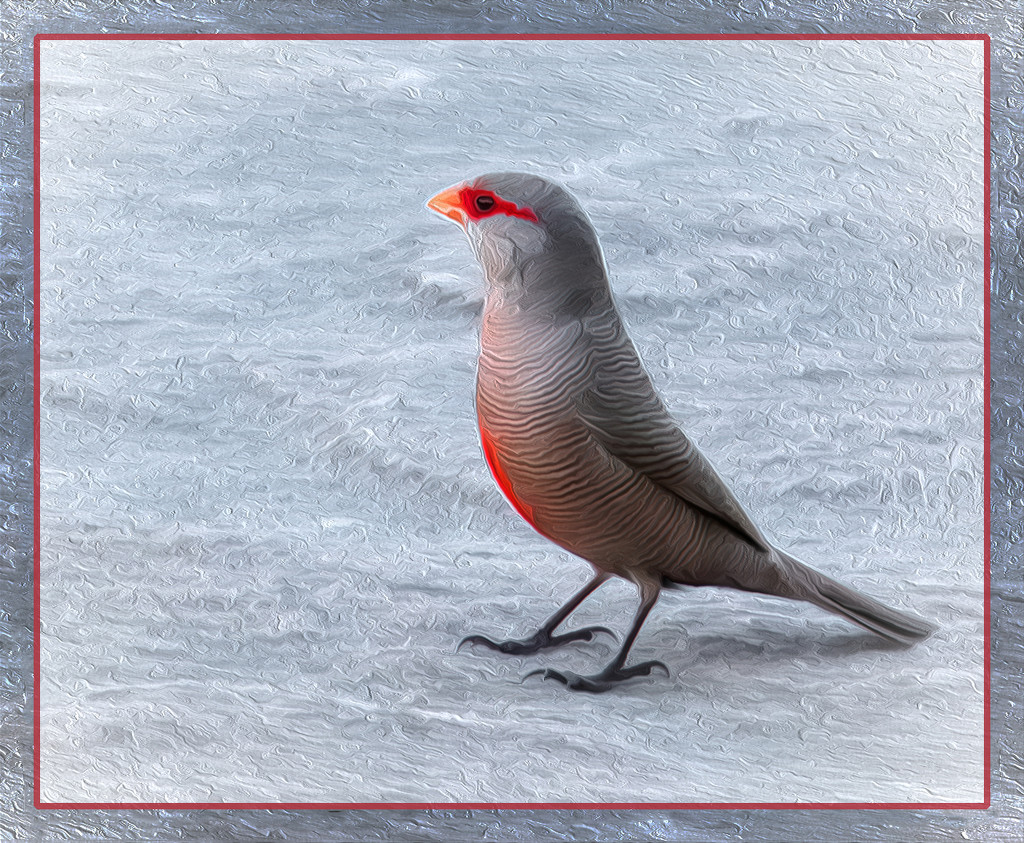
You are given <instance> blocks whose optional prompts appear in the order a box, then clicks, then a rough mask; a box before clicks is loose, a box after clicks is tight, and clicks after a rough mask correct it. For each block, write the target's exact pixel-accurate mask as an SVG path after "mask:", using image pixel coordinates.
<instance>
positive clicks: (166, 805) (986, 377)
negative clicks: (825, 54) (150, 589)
mask: <svg viewBox="0 0 1024 843" xmlns="http://www.w3.org/2000/svg"><path fill="white" fill-rule="evenodd" d="M44 40H46V41H427V40H430V41H982V42H983V43H984V51H985V69H984V123H985V126H984V132H985V137H984V153H983V157H984V168H985V172H984V193H985V195H984V233H983V239H984V245H983V249H984V263H985V266H984V284H985V286H984V305H983V307H984V335H985V338H984V361H983V368H984V371H983V375H982V379H983V381H984V399H983V401H984V426H985V431H984V436H985V446H984V468H983V478H984V479H983V483H984V507H985V536H984V548H985V559H984V563H985V567H984V607H985V620H984V648H983V665H984V673H985V684H984V702H983V708H984V716H985V725H984V756H985V757H984V764H985V770H984V794H985V799H984V801H983V802H954V803H950V802H885V803H879V802H807V803H800V802H795V803H792V802H680V803H677V802H611V803H596V802H153V803H150V802H43V801H41V799H40V758H39V744H40V728H41V726H40V696H41V695H40V687H39V679H40V648H39V642H40V634H41V624H40V597H41V590H40V557H39V548H40V537H41V530H40V511H41V509H40V490H41V480H40V478H41V474H40V465H39V458H40V426H39V408H40V382H39V375H40V335H39V304H40V290H41V261H40V255H39V246H40V231H39V228H40V226H39V223H40V174H41V169H40V160H39V159H40V117H39V103H40V96H39V94H40V92H39V74H40V49H39V47H40V43H41V42H42V41H44ZM991 51H992V44H991V38H990V36H989V35H988V34H966V33H965V34H934V35H928V34H922V33H912V34H893V33H871V34H857V35H842V34H814V35H802V34H789V33H776V34H742V33H733V34H710V35H708V34H664V33H660V34H646V35H630V34H621V35H619V34H601V35H588V34H567V35H558V34H551V33H546V34H537V35H528V34H512V35H494V34H490V35H488V34H464V33H459V34H450V33H448V34H446V33H406V34H391V35H377V34H367V33H352V34H323V35H311V34H284V33H273V34H266V35H261V34H258V33H247V34H201V33H184V34H160V33H139V34H125V33H90V34H66V33H55V34H38V35H36V36H35V38H34V40H33V50H32V56H33V125H34V128H33V160H34V167H33V247H34V251H35V260H34V285H33V287H34V289H33V320H32V344H33V367H32V371H33V399H34V405H33V409H34V411H35V412H34V415H33V444H32V454H33V493H34V506H33V515H34V524H33V528H34V529H33V536H34V549H33V575H34V584H35V589H34V600H35V606H34V628H33V653H34V656H33V746H32V750H33V752H32V755H33V800H32V802H33V805H34V807H36V808H39V809H81V810H88V809H93V810H118V809H121V810H133V809H162V810H168V809H220V810H225V809H253V810H267V809H292V810H294V809H306V810H328V809H329V810H338V809H351V810H357V809H360V810H367V809H371V810H394V809H421V810H436V809H445V808H458V809H463V810H466V809H484V810H496V809H514V810H550V809H614V810H648V811H649V810H666V809H674V810H678V809H696V810H766V809H770V810H777V809H791V810H807V809H825V810H836V809H841V810H865V809H869V810H893V809H899V810H915V811H916V810H985V809H987V808H989V807H990V806H991V801H992V795H991V790H992V789H991V783H992V776H991V768H992V759H991V755H992V752H991V725H990V721H991V713H992V709H991V624H992V622H991V581H990V580H991V575H990V570H989V569H990V565H991V469H990V450H991V433H990V426H991V407H990V391H991V390H990V387H991V383H990V366H989V358H990V353H991V349H990V346H991V343H990V337H989V334H990V310H991V300H990V298H991V296H990V293H991V283H990V276H991V256H990V251H991V160H990V159H991V106H990V103H991V75H992V73H991Z"/></svg>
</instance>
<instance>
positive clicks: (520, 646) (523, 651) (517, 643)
mask: <svg viewBox="0 0 1024 843" xmlns="http://www.w3.org/2000/svg"><path fill="white" fill-rule="evenodd" d="M600 632H604V633H607V634H608V635H610V636H611V637H612V639H613V640H616V639H615V633H614V632H612V631H611V630H610V629H608V628H607V627H604V626H585V627H583V628H582V629H574V630H572V632H566V633H563V634H562V635H551V634H550V633H547V632H543V631H539V632H536V633H534V634H533V635H531V636H530V637H529V638H524V639H522V640H514V639H513V640H510V641H493V640H491V639H490V638H487V637H486V636H484V635H467V636H466V637H465V638H463V639H462V640H461V641H460V642H459V646H458V647H456V648H455V652H459V650H461V649H462V648H463V647H464V646H465V645H466V644H470V645H473V644H483V645H484V646H485V647H488V648H490V649H491V650H497V651H498V652H499V653H505V654H507V655H513V656H525V655H530V654H531V653H536V652H539V651H540V650H545V649H547V648H548V647H560V646H561V645H562V644H570V643H572V642H573V641H592V640H593V639H594V636H596V635H597V634H598V633H600Z"/></svg>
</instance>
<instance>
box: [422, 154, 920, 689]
mask: <svg viewBox="0 0 1024 843" xmlns="http://www.w3.org/2000/svg"><path fill="white" fill-rule="evenodd" d="M427 204H428V207H430V208H431V209H432V210H434V211H437V212H438V213H440V214H443V215H444V216H446V217H448V218H449V219H452V220H454V221H455V222H456V223H458V224H459V225H460V226H462V228H463V230H464V231H465V232H466V234H467V235H468V237H469V242H470V244H471V245H472V247H473V251H474V253H475V255H476V258H477V260H478V261H479V262H480V264H481V265H482V267H483V270H484V275H485V277H486V286H487V297H486V304H485V306H484V314H483V327H482V330H481V338H480V359H479V364H478V370H477V387H476V410H477V419H478V422H479V427H480V438H481V441H482V444H483V452H484V456H485V458H486V460H487V464H488V466H489V467H490V470H491V473H492V474H493V475H494V478H495V480H496V481H497V483H498V486H500V487H501V490H502V492H504V494H505V496H506V497H507V498H508V500H509V502H510V503H511V504H512V506H513V507H514V508H515V509H516V511H517V512H518V513H519V514H520V515H521V516H522V517H523V518H525V519H526V520H527V521H528V522H529V523H530V524H531V525H532V526H533V527H534V529H536V530H537V531H538V532H539V533H541V534H542V535H544V536H546V537H547V538H549V539H550V540H551V541H553V542H555V543H556V544H558V545H560V546H561V547H564V548H565V549H566V550H569V551H571V552H572V553H574V554H576V555H577V556H581V557H583V558H584V559H586V560H587V561H588V562H589V563H590V564H591V566H592V567H593V570H594V576H593V578H592V579H591V580H590V581H589V582H588V583H587V585H585V586H584V587H583V588H582V589H581V590H580V591H579V592H578V593H577V594H575V595H574V596H573V597H572V598H571V599H570V600H569V601H568V602H567V603H566V604H565V605H564V606H563V607H562V608H560V609H559V610H558V611H557V612H555V614H554V615H552V616H551V617H550V618H549V619H548V620H547V622H546V623H545V624H544V625H543V626H542V627H541V628H540V629H539V630H538V631H537V632H536V633H534V634H533V635H532V636H531V637H529V638H526V639H523V640H518V641H515V640H513V641H493V640H491V639H489V638H485V637H484V636H482V635H471V636H469V637H468V638H466V639H464V641H463V642H462V643H463V644H465V643H470V644H482V645H486V646H487V647H490V648H492V649H495V650H499V651H501V652H503V653H516V654H524V653H533V652H536V651H538V650H541V649H544V648H546V647H554V646H557V645H560V644H564V643H567V642H570V641H579V640H590V639H591V638H593V637H594V635H595V634H596V633H598V632H608V630H607V629H605V628H604V627H587V628H584V629H577V630H575V631H572V632H567V633H563V634H558V635H556V634H555V629H556V628H557V627H558V626H559V625H560V624H561V623H562V622H563V621H564V620H565V619H566V618H567V617H568V616H569V615H570V614H571V613H572V612H573V611H574V610H575V609H576V608H577V607H578V606H579V605H580V603H581V602H583V600H584V599H585V598H586V597H587V595H589V594H590V593H591V592H593V591H594V590H595V589H596V588H597V587H598V586H600V585H601V584H602V583H604V582H605V581H606V580H608V578H609V577H612V576H617V577H622V578H623V579H626V580H629V581H630V582H631V583H633V584H634V585H635V586H636V588H637V590H638V592H639V595H640V607H639V609H638V611H637V613H636V616H635V618H634V619H633V625H632V627H631V628H630V630H629V633H628V634H627V635H626V638H625V641H624V642H623V645H622V647H621V649H620V650H619V652H618V654H617V655H616V656H615V658H614V659H612V661H611V662H610V663H609V664H608V665H607V666H606V667H605V668H604V669H603V670H602V671H600V672H599V673H596V674H594V675H591V676H581V675H579V674H575V673H570V672H568V671H556V670H551V669H547V670H542V671H534V672H533V673H531V674H528V675H534V674H537V673H540V674H542V675H543V676H544V677H545V678H550V679H556V680H558V681H560V682H562V683H564V684H565V685H567V686H568V687H569V688H572V689H574V690H583V691H593V692H599V691H605V690H608V689H609V688H611V687H614V686H615V684H616V683H617V682H619V681H621V680H624V679H629V678H631V677H635V676H645V675H648V674H650V673H651V671H652V670H653V669H654V668H661V669H663V670H665V672H666V675H667V674H668V669H667V668H666V667H665V665H664V664H662V663H661V662H658V661H646V662H643V663H641V664H635V665H632V666H630V667H627V666H626V657H627V655H628V653H629V650H630V647H631V646H632V645H633V642H634V640H635V639H636V636H637V633H638V632H639V631H640V627H641V626H642V625H643V622H644V620H645V618H646V617H647V614H648V613H649V612H650V611H651V609H652V608H653V606H654V604H655V602H656V601H657V599H658V595H659V593H660V592H661V590H662V588H666V587H672V586H677V585H688V586H702V585H715V586H724V587H727V588H735V589H741V590H743V591H753V592H759V593H762V594H770V595H774V596H777V597H788V598H791V599H794V600H804V601H807V602H809V603H813V604H815V605H816V606H820V607H821V608H823V609H827V610H828V611H830V612H835V613H836V614H839V615H842V616H843V617H845V618H847V619H848V620H850V621H852V622H854V623H856V624H859V625H860V626H862V627H865V628H866V629H869V630H871V631H872V632H874V633H876V634H878V635H881V636H884V637H885V638H889V639H892V640H895V641H899V642H903V643H910V642H912V641H913V640H915V639H919V638H924V637H926V636H927V635H928V634H929V633H930V632H931V631H932V629H933V627H932V626H931V625H930V624H928V623H925V622H924V621H922V620H920V619H917V618H914V617H910V616H909V615H906V614H904V613H902V612H898V611H896V610H895V609H891V608H889V607H887V606H883V605H882V604H881V603H878V602H877V601H875V600H873V599H871V598H869V597H866V596H864V595H862V594H859V593H858V592H856V591H854V590H852V589H850V588H848V587H847V586H844V585H842V584H840V583H838V582H836V581H835V580H833V579H830V578H829V577H826V576H825V575H823V574H821V573H818V572H817V571H814V570H812V569H811V568H808V567H807V566H806V565H804V564H802V563H801V562H798V561H797V560H796V559H794V558H793V557H792V556H790V555H789V554H787V553H785V552H783V551H781V550H779V549H777V548H775V547H772V545H770V544H769V543H768V541H767V540H766V539H765V537H764V536H763V535H762V533H761V531H760V530H759V529H758V528H757V526H755V524H754V523H753V521H752V520H751V518H750V516H748V515H747V513H746V512H745V511H744V509H743V507H742V506H740V504H739V502H738V501H737V500H736V498H735V497H734V496H733V494H732V492H730V491H729V488H728V487H727V486H726V485H725V483H724V482H723V481H722V479H721V478H720V477H719V476H718V474H717V473H716V472H715V470H714V469H713V468H712V467H711V465H710V463H708V461H707V460H706V459H705V458H704V456H703V455H702V454H701V453H700V452H699V451H698V450H697V448H696V447H695V446H694V445H693V443H692V442H691V441H690V440H689V439H688V438H687V437H686V435H685V434H684V433H683V432H682V431H681V430H680V429H679V427H678V426H677V425H676V423H675V422H674V421H673V420H672V418H671V416H670V415H669V414H668V412H667V410H666V409H665V406H664V405H663V404H662V402H661V400H660V399H659V397H658V395H657V394H656V392H655V391H654V387H653V385H652V384H651V381H650V378H649V377H648V375H647V372H646V371H645V370H644V368H643V365H642V364H641V362H640V358H639V356H638V355H637V353H636V350H635V349H634V347H633V344H632V342H631V341H630V339H629V337H628V336H627V335H626V330H625V328H624V327H623V324H622V320H621V319H620V317H619V314H618V311H617V310H616V308H615V304H614V302H613V300H612V294H611V289H610V288H609V285H608V276H607V273H606V271H605V265H604V258H603V257H602V254H601V247H600V245H599V244H598V240H597V234H596V233H595V231H594V228H593V226H592V225H591V223H590V221H589V219H588V218H587V215H586V214H585V213H584V211H583V209H582V208H581V207H580V205H579V204H578V203H577V202H576V200H575V199H573V197H572V196H570V195H569V193H568V192H567V191H566V190H565V189H564V188H562V187H560V186H559V185H557V184H555V183H553V182H551V181H548V180H547V179H544V178H540V177H538V176H534V175H529V174H525V173H490V174H488V175H484V176H480V177H479V178H477V179H474V180H472V181H468V182H463V183H461V184H458V185H456V186H454V187H451V188H449V189H448V190H445V191H442V192H441V193H439V194H437V196H434V197H433V198H432V199H430V200H429V202H428V203H427ZM460 646H461V645H460Z"/></svg>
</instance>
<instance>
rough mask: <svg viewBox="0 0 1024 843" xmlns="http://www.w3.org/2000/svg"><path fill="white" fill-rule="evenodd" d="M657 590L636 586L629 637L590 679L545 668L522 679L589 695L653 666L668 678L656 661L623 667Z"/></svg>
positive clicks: (656, 598) (658, 588) (642, 674)
mask: <svg viewBox="0 0 1024 843" xmlns="http://www.w3.org/2000/svg"><path fill="white" fill-rule="evenodd" d="M660 591H661V588H660V586H658V585H656V584H653V583H644V584H641V585H640V608H639V609H637V613H636V617H634V618H633V626H632V627H631V628H630V630H629V635H627V636H626V640H625V642H623V644H622V649H621V650H619V652H618V655H616V656H615V658H614V659H612V660H611V662H610V663H609V664H608V666H607V667H605V669H604V670H602V671H601V672H600V673H595V674H594V675H592V676H580V674H578V673H570V672H569V671H564V672H563V671H559V670H552V669H551V668H545V669H543V670H535V671H533V672H532V673H528V674H526V676H525V677H524V678H525V679H529V678H530V677H531V676H537V675H540V676H543V677H544V678H545V679H554V680H556V681H558V682H561V683H562V684H563V685H565V686H566V687H568V688H569V689H570V690H573V691H590V692H591V693H594V694H599V693H601V692H602V691H608V690H611V689H612V688H614V687H615V686H616V685H617V684H618V683H619V682H621V681H623V680H624V679H632V678H633V677H634V676H647V675H649V674H650V673H651V671H652V670H654V669H655V668H657V667H660V668H661V669H662V670H664V671H665V675H666V676H668V675H669V672H668V668H667V667H665V665H664V664H662V663H661V662H658V661H650V662H641V663H640V664H635V665H633V666H632V667H626V666H625V665H626V657H627V656H628V655H629V650H630V648H631V647H632V646H633V642H634V641H635V640H636V636H637V634H638V633H639V632H640V627H642V626H643V625H644V621H645V620H646V619H647V615H648V613H649V612H650V611H651V609H653V608H654V604H655V603H657V602H658V594H659V592H660Z"/></svg>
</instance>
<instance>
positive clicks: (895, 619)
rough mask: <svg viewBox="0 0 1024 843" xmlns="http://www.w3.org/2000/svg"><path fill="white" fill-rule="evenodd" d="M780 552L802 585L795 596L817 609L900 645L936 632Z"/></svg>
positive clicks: (911, 617)
mask: <svg viewBox="0 0 1024 843" xmlns="http://www.w3.org/2000/svg"><path fill="white" fill-rule="evenodd" d="M777 552H778V553H779V556H781V557H782V558H783V559H784V560H785V561H786V563H788V564H787V567H791V568H792V570H791V576H792V580H793V581H794V582H793V584H794V585H797V584H799V585H797V588H798V592H800V593H798V594H797V595H796V596H797V597H799V598H801V599H803V600H806V601H807V602H809V603H813V604H814V605H815V606H820V607H821V608H822V609H825V610H826V611H829V612H834V613H835V614H837V615H842V616H843V617H844V618H846V619H847V620H848V621H852V622H853V623H855V624H857V625H858V626H862V627H864V628H865V629H867V630H870V631H871V632H873V633H875V634H876V635H881V636H882V637H883V638H888V639H890V640H892V641H898V642H900V643H901V644H908V645H909V644H913V643H914V642H915V641H920V640H921V639H923V638H927V637H928V636H929V635H931V634H932V633H933V632H934V631H935V630H936V626H935V625H934V624H931V623H928V621H925V620H922V619H921V618H917V617H914V616H913V615H908V614H906V613H905V612H900V611H897V610H896V609H893V608H890V607H889V606H886V605H884V604H882V603H879V602H878V601H877V600H874V599H872V598H870V597H868V596H867V595H865V594H861V593H860V592H859V591H854V590H853V589H852V588H850V587H849V586H845V585H843V584H842V583H840V582H836V581H835V580H834V579H832V578H831V577H827V576H825V575H824V574H822V573H820V572H819V571H815V570H814V569H813V568H808V567H807V566H806V565H804V564H803V563H802V562H799V561H798V560H796V559H794V558H793V557H792V556H790V555H789V554H787V553H782V552H781V551H777Z"/></svg>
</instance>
